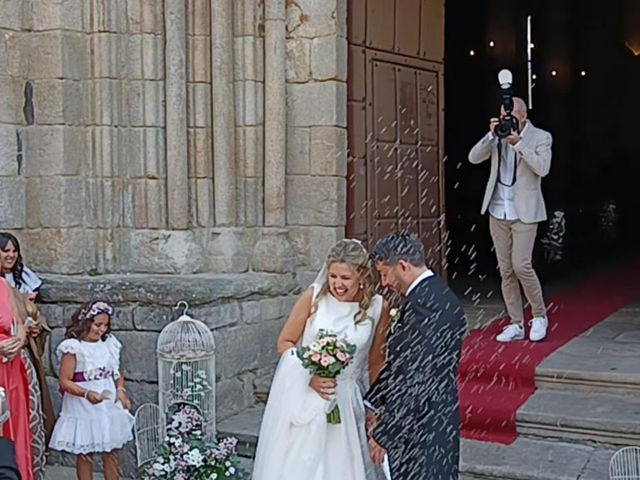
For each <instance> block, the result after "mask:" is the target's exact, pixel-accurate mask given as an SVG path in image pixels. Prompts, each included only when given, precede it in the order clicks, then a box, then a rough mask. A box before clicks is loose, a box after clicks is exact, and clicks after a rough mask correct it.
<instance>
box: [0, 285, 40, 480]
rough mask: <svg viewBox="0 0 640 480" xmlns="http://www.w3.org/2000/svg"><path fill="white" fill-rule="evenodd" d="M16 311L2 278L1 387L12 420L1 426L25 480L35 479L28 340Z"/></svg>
mask: <svg viewBox="0 0 640 480" xmlns="http://www.w3.org/2000/svg"><path fill="white" fill-rule="evenodd" d="M16 311H17V307H16V303H15V297H14V292H13V291H12V290H11V288H10V287H9V285H8V284H7V282H6V281H5V280H4V279H3V278H0V387H2V388H4V390H5V392H6V396H7V401H8V402H9V412H10V417H9V420H8V421H7V422H6V423H5V424H4V425H3V426H2V436H3V437H7V438H9V439H11V440H12V441H13V442H14V444H15V447H16V459H17V460H18V467H19V469H20V475H21V477H22V480H33V462H32V457H31V429H30V428H29V379H28V377H27V371H26V369H25V365H24V360H23V359H22V355H21V354H20V352H21V350H22V346H23V345H24V343H25V338H26V334H25V329H24V325H23V323H22V319H20V318H19V316H18V315H15V314H14V312H16Z"/></svg>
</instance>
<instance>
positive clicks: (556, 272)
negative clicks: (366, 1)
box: [445, 0, 640, 286]
mask: <svg viewBox="0 0 640 480" xmlns="http://www.w3.org/2000/svg"><path fill="white" fill-rule="evenodd" d="M638 12H640V0H627V1H617V2H607V1H604V0H587V1H578V0H573V1H569V0H565V1H562V0H561V1H554V0H530V1H519V2H514V1H507V0H485V1H477V2H468V1H465V0H447V1H446V15H445V154H446V158H447V160H446V162H445V168H446V172H445V181H446V188H445V192H446V205H447V226H448V230H449V233H450V237H449V238H450V239H451V244H450V249H449V255H448V264H449V268H448V272H449V278H450V279H451V280H453V282H454V284H455V283H457V284H458V285H459V286H464V285H466V284H472V285H473V284H476V283H478V282H480V283H483V282H486V280H491V279H493V280H494V281H495V280H497V272H496V262H495V257H494V254H493V252H492V245H491V240H490V237H489V232H488V218H487V217H483V216H481V215H480V213H479V210H480V203H481V200H482V195H483V192H484V187H485V182H486V180H487V177H488V162H487V164H486V165H483V166H473V165H471V164H469V163H468V161H467V154H468V151H469V149H470V148H471V147H472V146H473V145H474V144H475V142H476V141H478V140H479V139H480V137H481V136H482V135H484V134H485V133H486V132H487V129H488V119H489V118H490V117H491V116H494V115H495V113H496V112H497V110H498V106H499V97H498V82H497V73H498V71H499V70H500V69H502V68H509V69H511V70H512V72H513V74H514V84H515V93H516V94H518V95H519V96H523V97H525V98H526V92H527V89H526V85H527V57H526V47H527V37H526V24H527V20H526V19H527V16H529V15H530V16H531V17H532V42H533V44H534V48H533V61H532V71H533V73H534V74H535V75H536V79H535V86H534V88H533V109H532V110H531V111H530V118H531V119H532V122H533V123H534V124H536V125H537V126H539V127H541V128H544V129H545V130H548V131H550V132H551V133H552V134H553V137H554V147H553V160H552V168H551V172H550V174H549V176H548V177H547V178H545V179H544V180H543V192H544V195H545V200H546V204H547V209H548V212H549V216H550V217H551V216H552V215H553V212H556V211H562V212H563V213H564V217H565V222H566V223H565V224H566V232H565V235H564V242H563V249H562V250H563V251H562V253H563V255H562V259H561V260H558V261H551V260H549V259H547V258H545V250H544V248H543V245H542V242H541V238H543V237H544V236H545V235H546V234H547V231H548V228H549V225H550V224H549V223H548V222H547V223H544V224H541V226H540V229H539V233H538V241H537V242H536V245H537V246H536V251H535V254H534V258H535V263H536V268H537V269H538V271H539V273H540V275H541V277H542V278H543V281H549V280H557V279H561V278H565V277H567V276H571V275H572V274H573V273H574V272H575V271H576V269H581V268H584V267H586V266H588V265H589V264H592V263H593V262H599V261H603V260H605V261H610V260H611V259H612V258H613V257H616V256H618V255H620V254H621V253H624V252H628V251H629V250H630V249H636V250H637V249H638V244H639V242H638V233H639V228H638V223H639V222H638V219H639V218H640V185H639V184H638V180H639V179H640V141H639V140H638V135H639V134H638V133H637V132H638V130H639V127H640V125H639V123H640V122H639V121H638V119H639V118H640V55H636V54H634V52H633V51H632V48H630V46H631V45H627V43H629V42H630V40H631V39H633V38H637V37H635V35H637V34H638V33H639V32H638V30H640V14H639V13H638ZM634 30H635V32H634ZM490 42H492V43H490ZM471 51H473V53H472V52H471ZM639 53H640V52H639ZM553 71H555V75H554V74H553ZM489 283H491V282H489ZM494 283H495V282H494Z"/></svg>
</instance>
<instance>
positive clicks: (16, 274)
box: [0, 232, 24, 290]
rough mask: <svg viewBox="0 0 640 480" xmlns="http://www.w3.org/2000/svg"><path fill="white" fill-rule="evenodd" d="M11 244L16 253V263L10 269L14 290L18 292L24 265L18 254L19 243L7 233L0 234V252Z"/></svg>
mask: <svg viewBox="0 0 640 480" xmlns="http://www.w3.org/2000/svg"><path fill="white" fill-rule="evenodd" d="M9 243H11V244H12V245H13V248H15V249H16V251H17V252H18V257H17V258H16V263H15V265H14V266H13V268H12V269H11V274H12V275H13V281H14V283H15V285H16V290H20V287H21V286H22V271H23V270H24V264H23V263H22V253H21V252H20V242H18V239H17V238H16V237H14V236H13V235H11V234H10V233H8V232H0V250H4V249H5V248H7V246H8V245H9Z"/></svg>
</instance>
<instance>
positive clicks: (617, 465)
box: [609, 447, 640, 480]
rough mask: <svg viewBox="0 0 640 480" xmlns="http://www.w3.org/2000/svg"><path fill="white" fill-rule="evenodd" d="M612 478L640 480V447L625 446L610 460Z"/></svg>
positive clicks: (615, 479)
mask: <svg viewBox="0 0 640 480" xmlns="http://www.w3.org/2000/svg"><path fill="white" fill-rule="evenodd" d="M609 479H610V480H640V447H624V448H621V449H620V450H618V451H617V452H616V453H615V454H614V455H613V457H611V461H610V462H609Z"/></svg>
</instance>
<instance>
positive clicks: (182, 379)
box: [135, 302, 216, 466]
mask: <svg viewBox="0 0 640 480" xmlns="http://www.w3.org/2000/svg"><path fill="white" fill-rule="evenodd" d="M180 304H184V305H185V308H184V311H183V313H182V315H181V316H180V318H178V319H177V320H174V321H173V322H171V323H170V324H169V325H167V326H166V327H164V328H163V329H162V331H161V332H160V335H159V337H158V342H157V346H156V353H157V356H158V405H153V404H150V403H147V404H144V405H141V406H140V408H138V410H137V412H136V416H135V432H136V450H137V460H138V466H141V465H143V464H144V463H146V462H148V461H149V460H150V459H152V458H154V453H155V451H156V449H157V447H158V446H159V445H161V444H162V442H163V441H164V438H165V434H166V427H167V418H169V417H170V412H171V409H172V407H173V406H174V405H176V404H184V403H188V404H191V405H193V406H194V407H195V408H197V410H198V412H199V413H200V414H201V415H202V417H203V430H204V437H205V439H207V440H215V434H216V408H215V407H216V398H215V386H216V369H215V350H216V349H215V341H214V338H213V333H211V331H210V330H209V328H208V327H207V326H206V325H205V324H204V323H203V322H201V321H199V320H195V319H193V318H191V317H190V316H188V315H187V309H188V305H187V303H186V302H180V303H179V304H178V306H180Z"/></svg>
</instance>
